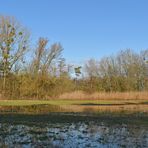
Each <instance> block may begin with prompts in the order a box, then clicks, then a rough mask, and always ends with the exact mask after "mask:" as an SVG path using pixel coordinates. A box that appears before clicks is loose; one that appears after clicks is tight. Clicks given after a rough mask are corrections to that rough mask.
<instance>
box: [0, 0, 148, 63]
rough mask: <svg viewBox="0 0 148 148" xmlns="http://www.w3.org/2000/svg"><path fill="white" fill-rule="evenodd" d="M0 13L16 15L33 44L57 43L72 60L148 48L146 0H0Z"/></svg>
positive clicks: (81, 61) (64, 55)
mask: <svg viewBox="0 0 148 148" xmlns="http://www.w3.org/2000/svg"><path fill="white" fill-rule="evenodd" d="M0 14H1V15H10V16H14V17H16V18H17V20H18V21H19V22H21V23H22V24H23V25H24V26H26V27H27V28H28V29H29V31H30V32H31V41H32V43H34V44H35V43H36V42H37V40H38V38H39V37H46V38H48V39H49V41H50V42H49V43H53V42H60V43H61V44H62V46H63V48H64V51H63V57H65V58H66V59H67V61H68V62H72V63H80V64H81V63H83V62H84V61H86V60H88V59H90V58H95V59H97V60H99V59H100V58H102V57H105V56H109V55H113V54H116V53H117V52H119V51H120V50H123V49H126V48H131V49H133V50H135V51H136V52H139V51H140V50H144V49H147V48H148V0H0Z"/></svg>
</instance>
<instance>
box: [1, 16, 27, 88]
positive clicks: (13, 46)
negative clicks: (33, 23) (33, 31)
mask: <svg viewBox="0 0 148 148" xmlns="http://www.w3.org/2000/svg"><path fill="white" fill-rule="evenodd" d="M28 38H29V33H28V31H27V30H26V28H24V27H23V26H22V25H21V24H19V23H18V21H17V20H16V19H15V18H13V17H10V16H0V60H1V62H0V63H1V73H2V76H3V88H4V89H5V86H6V76H7V75H8V74H9V72H10V71H11V70H12V69H13V67H14V65H15V64H16V62H18V61H19V60H21V58H22V57H23V55H24V53H25V51H27V49H28Z"/></svg>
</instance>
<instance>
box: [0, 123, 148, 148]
mask: <svg viewBox="0 0 148 148" xmlns="http://www.w3.org/2000/svg"><path fill="white" fill-rule="evenodd" d="M7 146H8V147H64V148H69V147H71V148H76V147H77V148H83V147H84V148H86V147H103V148H107V147H111V148H112V147H113V148H118V147H129V148H135V147H147V146H148V127H138V126H133V125H127V124H122V125H118V124H116V125H105V124H103V123H101V124H100V123H94V122H89V123H84V122H79V123H66V124H62V123H60V124H58V123H57V124H44V125H42V126H39V125H33V126H31V125H30V126H29V125H11V124H8V123H3V124H2V123H1V124H0V147H7Z"/></svg>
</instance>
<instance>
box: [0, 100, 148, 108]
mask: <svg viewBox="0 0 148 148" xmlns="http://www.w3.org/2000/svg"><path fill="white" fill-rule="evenodd" d="M129 103H134V104H139V103H148V101H147V100H100V99H99V100H56V99H55V100H48V101H46V100H43V101H42V100H0V106H28V105H42V104H47V105H83V104H96V105H97V104H98V105H99V104H106V105H112V104H117V105H118V104H129Z"/></svg>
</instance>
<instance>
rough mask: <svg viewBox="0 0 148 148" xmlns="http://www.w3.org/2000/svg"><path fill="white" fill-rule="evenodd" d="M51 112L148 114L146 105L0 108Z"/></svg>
mask: <svg viewBox="0 0 148 148" xmlns="http://www.w3.org/2000/svg"><path fill="white" fill-rule="evenodd" d="M52 112H57V113H58V112H59V113H61V112H66V113H71V112H73V113H93V114H95V113H102V112H110V113H111V112H112V113H114V112H115V113H136V112H140V113H148V103H145V104H144V103H141V104H134V103H127V104H122V103H121V104H117V103H116V104H93V103H90V104H71V105H50V104H40V105H27V106H0V113H25V114H48V113H52Z"/></svg>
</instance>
